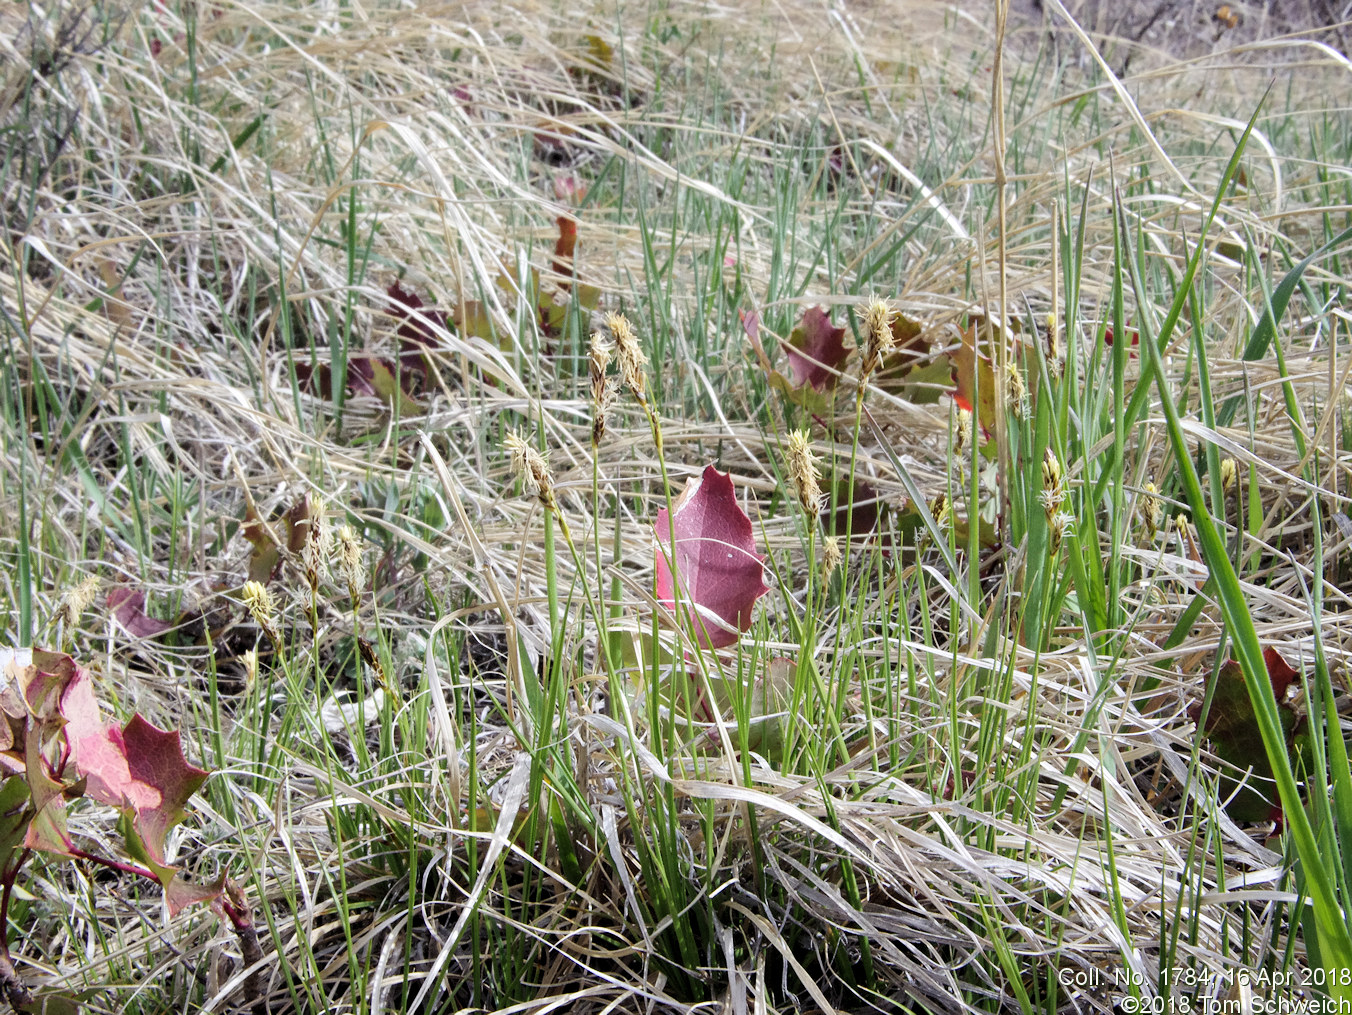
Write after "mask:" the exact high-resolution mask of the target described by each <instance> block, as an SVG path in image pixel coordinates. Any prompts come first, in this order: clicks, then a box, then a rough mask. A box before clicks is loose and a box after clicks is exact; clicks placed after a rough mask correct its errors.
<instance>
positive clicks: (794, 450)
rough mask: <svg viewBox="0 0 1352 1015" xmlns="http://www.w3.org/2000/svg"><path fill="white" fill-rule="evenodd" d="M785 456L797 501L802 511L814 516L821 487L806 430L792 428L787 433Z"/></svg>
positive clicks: (817, 508)
mask: <svg viewBox="0 0 1352 1015" xmlns="http://www.w3.org/2000/svg"><path fill="white" fill-rule="evenodd" d="M785 457H786V458H787V459H788V465H789V477H790V478H791V479H792V480H793V487H794V490H796V491H797V493H798V503H799V504H801V505H802V506H803V512H804V514H806V515H807V516H808V518H809V519H811V518H814V517H815V516H816V514H817V512H818V511H819V510H820V509H821V502H822V488H821V484H820V482H819V476H820V473H819V472H818V471H817V458H816V456H815V455H814V454H813V453H812V445H811V443H810V442H809V441H808V436H807V431H806V430H794V431H793V432H791V433H790V434H789V446H788V449H787V451H786V453H785Z"/></svg>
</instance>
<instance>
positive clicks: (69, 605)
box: [57, 574, 102, 625]
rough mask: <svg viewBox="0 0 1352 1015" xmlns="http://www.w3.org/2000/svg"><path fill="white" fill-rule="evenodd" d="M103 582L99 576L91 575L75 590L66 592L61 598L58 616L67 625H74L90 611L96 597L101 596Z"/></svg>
mask: <svg viewBox="0 0 1352 1015" xmlns="http://www.w3.org/2000/svg"><path fill="white" fill-rule="evenodd" d="M101 584H102V581H101V580H100V579H99V577H98V576H97V575H92V574H91V575H89V576H88V577H86V578H85V579H84V580H83V581H81V582H80V583H79V584H78V585H76V586H75V587H74V588H73V589H70V590H68V591H67V592H66V594H65V595H64V596H62V597H61V605H60V606H59V607H58V608H57V616H58V617H60V618H61V619H62V620H64V621H65V622H66V624H67V625H71V624H74V623H75V622H76V621H78V620H79V619H80V617H81V616H82V615H83V614H84V611H85V610H87V609H89V607H90V605H92V604H93V602H94V597H95V596H97V595H98V594H99V586H100V585H101Z"/></svg>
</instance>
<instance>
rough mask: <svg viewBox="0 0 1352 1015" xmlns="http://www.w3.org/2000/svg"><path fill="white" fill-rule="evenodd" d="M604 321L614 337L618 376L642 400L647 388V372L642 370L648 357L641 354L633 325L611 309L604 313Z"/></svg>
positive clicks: (641, 350)
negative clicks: (618, 364) (618, 366)
mask: <svg viewBox="0 0 1352 1015" xmlns="http://www.w3.org/2000/svg"><path fill="white" fill-rule="evenodd" d="M605 323H606V328H608V329H609V331H610V334H611V336H612V337H613V338H614V339H615V358H616V359H618V360H619V362H620V377H621V378H622V379H623V380H624V383H625V384H626V385H627V386H628V388H629V390H630V391H632V392H633V393H634V397H635V398H637V399H638V400H639V402H643V401H644V399H645V398H646V392H647V389H648V374H647V371H646V370H644V365H645V364H646V363H647V362H648V357H647V356H645V355H644V354H643V349H642V348H641V347H640V346H639V344H638V335H636V334H635V333H634V326H633V325H632V324H631V323H630V322H629V318H627V317H625V316H624V314H618V313H615V312H613V311H612V312H610V313H607V314H606V316H605Z"/></svg>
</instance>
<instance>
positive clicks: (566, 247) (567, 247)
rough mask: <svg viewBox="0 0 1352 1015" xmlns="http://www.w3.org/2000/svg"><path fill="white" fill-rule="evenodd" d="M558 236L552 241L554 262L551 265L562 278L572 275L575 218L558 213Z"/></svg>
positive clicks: (575, 230) (575, 234)
mask: <svg viewBox="0 0 1352 1015" xmlns="http://www.w3.org/2000/svg"><path fill="white" fill-rule="evenodd" d="M555 221H557V222H558V224H559V238H558V240H557V241H555V243H554V263H553V265H551V267H553V269H554V270H555V271H557V272H558V273H559V274H560V275H562V276H563V277H564V278H572V277H573V252H574V251H575V250H576V249H577V219H575V218H573V217H572V216H569V215H560V216H559V217H558V218H557V219H556V220H555Z"/></svg>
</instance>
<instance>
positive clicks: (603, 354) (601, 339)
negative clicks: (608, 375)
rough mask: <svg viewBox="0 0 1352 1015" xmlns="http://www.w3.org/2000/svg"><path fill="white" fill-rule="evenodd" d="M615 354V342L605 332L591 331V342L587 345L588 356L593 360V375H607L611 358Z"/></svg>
mask: <svg viewBox="0 0 1352 1015" xmlns="http://www.w3.org/2000/svg"><path fill="white" fill-rule="evenodd" d="M614 355H615V343H613V342H612V341H611V340H610V339H608V338H606V336H605V333H604V332H601V331H593V332H592V333H591V343H590V344H589V345H588V347H587V356H588V359H589V360H590V361H591V374H592V377H596V376H598V375H599V376H605V372H606V370H607V369H609V367H610V361H611V358H612V357H613V356H614Z"/></svg>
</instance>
